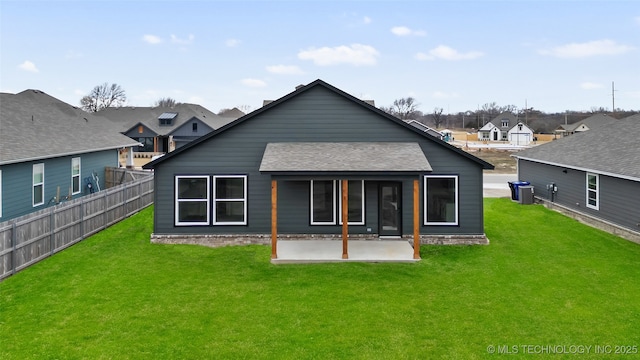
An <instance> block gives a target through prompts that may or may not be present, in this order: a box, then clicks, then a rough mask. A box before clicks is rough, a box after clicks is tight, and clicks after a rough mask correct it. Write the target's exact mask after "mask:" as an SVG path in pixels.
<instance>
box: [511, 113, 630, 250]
mask: <svg viewBox="0 0 640 360" xmlns="http://www.w3.org/2000/svg"><path fill="white" fill-rule="evenodd" d="M639 128H640V115H634V116H631V117H628V118H625V119H622V120H616V122H615V123H613V124H612V125H609V126H606V127H604V126H603V127H599V128H597V129H593V130H590V131H586V132H583V133H576V134H575V135H572V136H569V137H565V138H562V139H558V140H556V141H553V142H551V143H548V144H544V145H540V146H536V147H535V148H531V149H527V150H524V151H520V152H518V153H517V154H515V155H514V157H516V158H517V160H518V178H519V179H520V180H524V181H529V182H531V185H533V186H534V193H535V196H536V197H537V198H539V199H541V200H543V201H545V202H548V203H551V204H552V205H558V206H559V207H562V208H563V209H566V210H567V211H570V212H571V213H573V214H577V215H580V216H587V217H589V218H594V219H598V220H601V221H602V222H606V223H609V224H615V226H617V227H620V228H623V229H626V230H627V231H631V232H634V233H635V234H637V236H638V241H640V205H639V204H640V146H637V144H638V136H640V132H639V131H638V129H639Z"/></svg>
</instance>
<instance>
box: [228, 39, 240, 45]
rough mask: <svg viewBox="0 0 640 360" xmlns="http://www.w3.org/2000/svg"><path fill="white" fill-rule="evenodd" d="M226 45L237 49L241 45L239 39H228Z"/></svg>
mask: <svg viewBox="0 0 640 360" xmlns="http://www.w3.org/2000/svg"><path fill="white" fill-rule="evenodd" d="M224 43H225V45H227V46H228V47H236V46H238V45H240V40H238V39H228V40H227V41H225V42H224Z"/></svg>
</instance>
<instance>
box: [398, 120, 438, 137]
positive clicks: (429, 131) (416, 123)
mask: <svg viewBox="0 0 640 360" xmlns="http://www.w3.org/2000/svg"><path fill="white" fill-rule="evenodd" d="M405 122H406V123H407V124H409V125H411V126H413V127H415V128H417V129H420V130H422V131H424V132H425V133H427V134H429V135H431V136H435V137H437V138H438V139H440V140H444V134H443V133H441V132H440V131H438V130H436V129H434V128H431V127H429V126H427V125H425V124H423V123H421V122H419V121H417V120H405Z"/></svg>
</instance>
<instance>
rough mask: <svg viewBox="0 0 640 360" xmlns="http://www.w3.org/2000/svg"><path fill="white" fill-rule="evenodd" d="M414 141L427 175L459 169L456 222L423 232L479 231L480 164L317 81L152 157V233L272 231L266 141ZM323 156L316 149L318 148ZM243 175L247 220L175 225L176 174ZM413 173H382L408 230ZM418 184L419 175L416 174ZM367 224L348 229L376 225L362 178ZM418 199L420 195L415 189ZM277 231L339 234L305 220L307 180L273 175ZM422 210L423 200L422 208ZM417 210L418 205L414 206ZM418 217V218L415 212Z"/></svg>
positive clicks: (371, 184) (372, 186)
mask: <svg viewBox="0 0 640 360" xmlns="http://www.w3.org/2000/svg"><path fill="white" fill-rule="evenodd" d="M288 141H295V142H347V141H352V142H353V141H370V142H417V143H420V145H421V147H422V149H423V151H424V153H425V155H426V157H427V159H428V160H429V161H430V163H431V166H432V167H433V173H434V174H453V175H458V176H459V187H460V188H459V191H460V195H459V199H460V203H459V204H460V205H459V211H460V215H459V223H460V225H459V226H429V227H424V226H421V229H422V230H421V231H422V232H423V233H430V234H483V233H484V230H483V229H484V228H483V218H482V166H481V165H480V164H478V163H477V162H474V161H473V160H471V159H469V158H466V157H464V156H462V155H460V154H458V153H456V152H454V151H453V150H451V149H449V148H447V146H446V145H442V144H438V143H436V142H435V141H432V140H430V139H427V138H425V137H424V136H423V135H422V134H418V133H416V131H414V130H413V128H412V127H410V126H409V127H408V128H405V127H403V126H401V125H398V124H397V123H395V122H393V121H391V120H389V119H387V118H386V117H384V116H382V115H379V114H377V113H375V112H373V111H371V110H370V109H367V108H365V107H362V106H358V105H356V104H354V103H353V102H352V101H350V100H348V99H346V98H344V97H343V96H341V95H339V94H337V93H335V92H332V91H329V90H327V89H325V88H322V87H316V88H311V89H309V90H308V91H305V92H304V93H301V94H299V95H297V96H294V97H292V98H290V99H289V100H287V101H285V102H283V103H281V104H278V105H277V106H274V107H272V108H270V109H268V110H267V111H264V112H263V113H261V114H259V115H256V116H255V117H253V118H251V119H249V120H247V121H244V122H241V123H238V124H236V125H235V126H233V127H231V128H229V129H228V130H226V131H225V132H224V133H222V134H220V135H218V136H214V137H213V138H211V139H209V140H207V141H204V142H201V143H199V144H197V146H193V147H191V148H188V149H185V150H184V151H183V152H181V153H179V154H177V156H174V157H170V158H167V159H166V160H164V161H162V162H161V163H160V164H158V167H157V168H156V172H155V181H156V183H155V186H156V188H155V191H156V198H155V199H156V203H155V225H154V226H155V233H157V234H181V233H196V234H207V233H213V234H223V233H268V232H270V230H271V215H270V214H271V192H270V189H271V176H270V175H267V174H261V173H260V172H259V171H258V168H259V166H260V163H261V160H262V155H263V153H264V149H265V147H266V145H267V143H270V142H288ZM318 156H322V154H318ZM191 174H206V175H222V174H228V175H234V174H244V175H248V191H249V195H248V197H249V203H248V225H247V226H199V227H175V226H174V220H173V219H174V176H175V175H191ZM415 178H418V177H417V176H413V177H407V176H404V177H400V178H398V177H397V176H393V175H389V176H387V177H385V176H382V177H380V178H379V180H398V179H399V180H402V181H403V189H402V192H403V216H404V218H403V232H404V233H405V234H411V233H412V226H413V216H412V207H413V182H412V181H413V179H415ZM419 180H420V186H421V187H422V181H423V180H422V177H420V178H419ZM366 184H367V191H366V201H365V206H366V209H367V211H366V224H365V225H364V226H350V227H349V229H350V231H351V232H353V233H365V232H366V231H367V228H372V231H373V232H374V233H375V232H377V222H378V215H377V201H378V200H377V183H376V182H375V181H373V180H371V181H367V182H366ZM420 200H421V201H422V194H421V195H420ZM278 209H279V211H278V222H279V223H278V231H279V232H282V233H339V232H340V226H310V225H309V211H310V210H309V182H308V181H289V180H287V181H285V180H282V181H279V183H278ZM421 209H422V207H421ZM421 211H422V210H421ZM420 221H421V222H422V217H420Z"/></svg>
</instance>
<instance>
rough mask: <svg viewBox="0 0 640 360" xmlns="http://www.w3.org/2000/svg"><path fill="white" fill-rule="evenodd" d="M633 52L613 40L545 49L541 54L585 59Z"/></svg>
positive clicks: (629, 47)
mask: <svg viewBox="0 0 640 360" xmlns="http://www.w3.org/2000/svg"><path fill="white" fill-rule="evenodd" d="M631 50H633V47H632V46H627V45H622V44H618V43H616V42H615V41H613V40H606V39H605V40H595V41H590V42H586V43H571V44H567V45H562V46H556V47H554V48H552V49H543V50H540V51H539V53H540V54H542V55H549V56H555V57H559V58H565V59H567V58H584V57H589V56H599V55H621V54H624V53H627V52H629V51H631Z"/></svg>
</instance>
